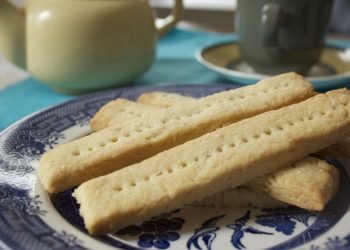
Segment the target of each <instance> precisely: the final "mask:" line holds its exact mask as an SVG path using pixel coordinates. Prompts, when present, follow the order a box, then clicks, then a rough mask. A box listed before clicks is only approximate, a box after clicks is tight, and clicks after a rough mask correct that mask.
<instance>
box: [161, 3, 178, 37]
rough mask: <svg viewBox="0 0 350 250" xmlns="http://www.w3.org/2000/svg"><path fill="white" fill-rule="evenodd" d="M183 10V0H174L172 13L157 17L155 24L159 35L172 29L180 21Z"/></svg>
mask: <svg viewBox="0 0 350 250" xmlns="http://www.w3.org/2000/svg"><path fill="white" fill-rule="evenodd" d="M182 11H183V2H182V0H174V6H173V9H172V13H171V14H170V15H169V16H167V17H165V18H157V19H156V21H155V25H156V28H157V32H158V37H161V36H163V35H165V34H166V33H167V32H168V31H170V30H171V29H172V28H174V26H175V25H176V23H177V22H178V21H180V19H181V16H182Z"/></svg>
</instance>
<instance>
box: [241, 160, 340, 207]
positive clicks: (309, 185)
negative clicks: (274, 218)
mask: <svg viewBox="0 0 350 250" xmlns="http://www.w3.org/2000/svg"><path fill="white" fill-rule="evenodd" d="M338 182H339V171H338V170H337V169H336V168H335V167H334V166H332V165H330V164H328V163H327V162H325V161H323V160H320V159H317V158H313V157H309V156H308V157H305V158H303V159H302V160H299V161H297V162H295V163H292V164H290V165H289V166H287V167H284V168H281V169H278V170H277V171H274V172H272V173H270V174H268V175H265V176H263V177H258V178H255V179H254V180H252V181H250V182H248V183H246V184H244V185H245V186H246V187H248V188H250V189H251V190H254V191H260V192H263V193H265V194H268V195H269V196H271V197H273V198H275V199H278V200H279V201H283V202H286V203H288V204H292V205H295V206H298V207H301V208H305V209H309V210H317V211H320V210H322V209H323V208H324V207H325V205H326V204H327V203H328V201H330V200H331V198H332V197H333V196H334V195H335V194H336V192H337V190H338V184H339V183H338Z"/></svg>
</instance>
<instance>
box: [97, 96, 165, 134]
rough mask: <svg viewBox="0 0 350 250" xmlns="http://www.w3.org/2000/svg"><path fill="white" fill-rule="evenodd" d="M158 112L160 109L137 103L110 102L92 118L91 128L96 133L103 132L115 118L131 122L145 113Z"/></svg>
mask: <svg viewBox="0 0 350 250" xmlns="http://www.w3.org/2000/svg"><path fill="white" fill-rule="evenodd" d="M156 110H159V107H156V106H145V105H142V104H140V103H137V102H132V101H129V100H126V99H122V98H118V99H116V100H113V101H110V102H108V103H107V104H106V105H104V106H103V107H102V108H101V109H100V110H99V111H98V112H97V113H96V114H95V115H94V116H93V117H92V119H91V121H90V127H91V128H92V129H93V130H94V131H98V130H102V129H104V128H107V127H110V126H111V121H112V120H113V118H114V117H117V118H119V117H120V119H121V120H130V119H133V118H135V117H140V116H142V114H143V113H145V112H153V111H156ZM116 122H118V121H116ZM113 125H116V124H113Z"/></svg>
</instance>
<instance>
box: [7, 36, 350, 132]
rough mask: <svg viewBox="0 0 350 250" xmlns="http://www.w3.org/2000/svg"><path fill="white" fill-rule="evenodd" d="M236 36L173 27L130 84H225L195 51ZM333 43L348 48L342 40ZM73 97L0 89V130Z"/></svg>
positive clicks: (33, 87)
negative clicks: (143, 68) (140, 73)
mask: <svg viewBox="0 0 350 250" xmlns="http://www.w3.org/2000/svg"><path fill="white" fill-rule="evenodd" d="M236 38H237V37H236V36H235V35H234V34H222V33H213V32H199V31H189V30H182V29H174V30H172V31H171V32H170V33H168V34H167V35H166V36H165V37H163V38H162V39H160V41H159V42H158V45H157V56H156V60H155V62H154V63H153V65H152V66H151V68H150V69H149V70H148V71H147V72H146V73H145V74H144V75H143V76H142V77H140V78H139V79H137V80H135V81H133V82H132V83H130V85H132V86H137V85H153V84H177V83H193V84H209V83H226V82H228V81H227V80H225V79H223V78H221V77H220V76H219V75H217V74H216V73H214V72H211V71H209V70H208V69H206V68H204V67H203V66H202V65H200V64H199V63H198V62H196V60H195V53H196V51H197V50H198V49H200V48H202V47H204V46H207V45H210V44H214V43H217V42H225V41H230V40H234V39H236ZM333 44H337V45H339V46H343V47H344V46H345V47H346V46H349V47H350V42H346V41H333ZM75 97H76V96H74V95H66V94H61V93H57V92H54V91H53V90H51V89H50V88H49V87H48V86H46V85H45V84H43V83H40V82H38V81H37V80H35V79H33V78H32V77H29V78H27V79H25V80H23V81H20V82H18V83H16V84H13V85H11V86H9V87H7V88H5V89H0V131H1V130H3V129H5V128H6V127H8V126H9V125H11V124H12V123H14V122H15V121H17V120H19V119H21V118H23V117H24V116H26V115H29V114H31V113H33V112H35V111H38V110H41V109H45V108H48V107H50V106H53V105H56V104H59V103H61V102H64V101H67V100H70V99H72V98H75Z"/></svg>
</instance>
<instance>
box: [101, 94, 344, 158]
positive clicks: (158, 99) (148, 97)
mask: <svg viewBox="0 0 350 250" xmlns="http://www.w3.org/2000/svg"><path fill="white" fill-rule="evenodd" d="M315 94H316V93H315ZM196 100H197V99H195V98H191V97H188V96H183V95H180V94H175V93H167V92H147V93H144V94H142V95H141V96H140V97H139V98H138V100H137V101H138V102H140V103H143V104H147V105H148V106H149V107H151V106H152V107H171V106H174V105H180V104H184V103H188V102H191V101H192V102H193V101H196ZM143 108H145V107H143ZM109 112H110V113H114V112H113V110H112V109H109ZM101 113H104V112H101ZM111 119H112V117H111ZM111 123H112V122H109V125H110V126H112V125H113V124H111ZM106 124H108V123H106ZM102 128H103V127H101V129H102ZM317 155H319V156H332V157H350V138H347V139H345V140H342V141H340V142H337V143H335V144H333V145H331V146H329V147H328V148H325V149H323V150H321V151H320V152H318V153H317Z"/></svg>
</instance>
